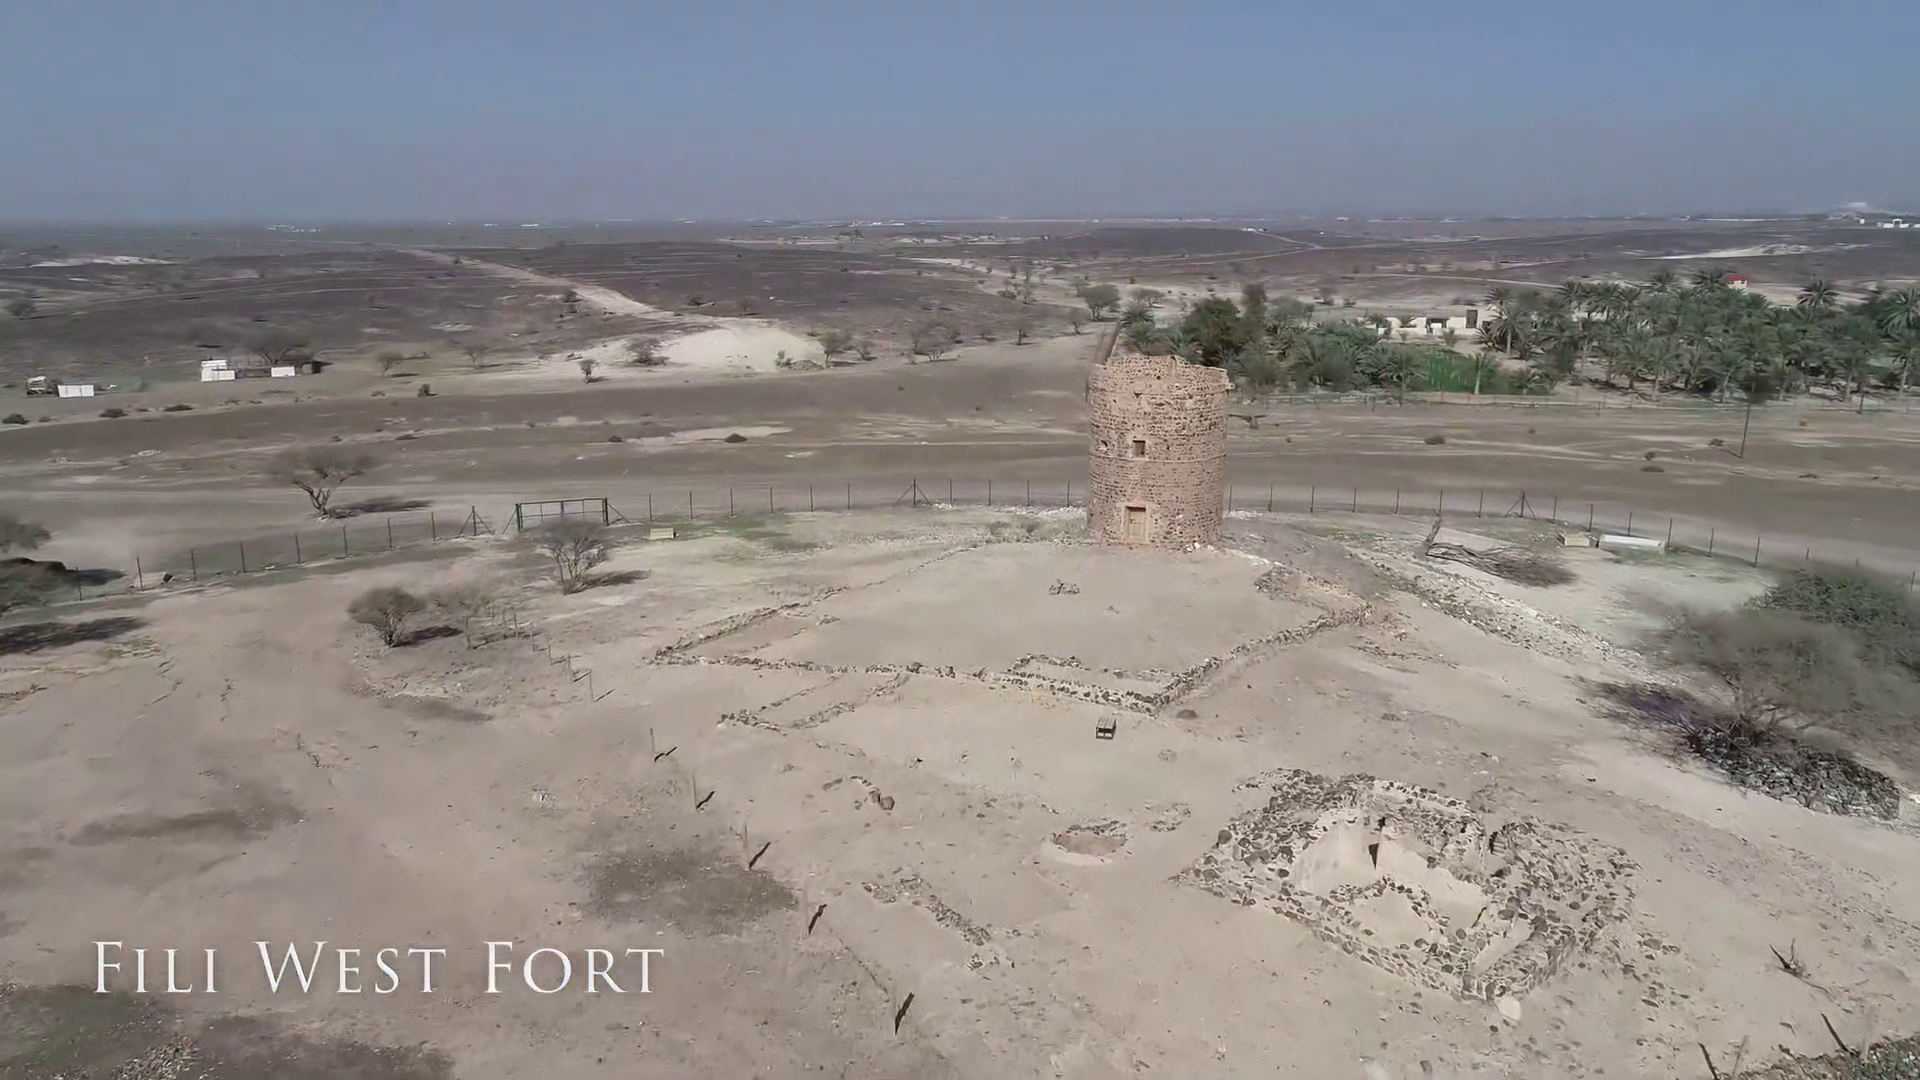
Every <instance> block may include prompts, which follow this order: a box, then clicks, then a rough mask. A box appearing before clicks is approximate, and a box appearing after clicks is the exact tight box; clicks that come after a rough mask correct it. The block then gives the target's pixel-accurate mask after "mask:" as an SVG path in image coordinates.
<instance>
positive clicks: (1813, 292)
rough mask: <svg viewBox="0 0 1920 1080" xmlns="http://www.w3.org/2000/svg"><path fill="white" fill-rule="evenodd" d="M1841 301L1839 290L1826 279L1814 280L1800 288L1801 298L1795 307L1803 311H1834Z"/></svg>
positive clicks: (1795, 303) (1795, 302) (1796, 301)
mask: <svg viewBox="0 0 1920 1080" xmlns="http://www.w3.org/2000/svg"><path fill="white" fill-rule="evenodd" d="M1839 300H1840V292H1839V290H1837V289H1835V288H1834V287H1833V282H1831V281H1828V280H1827V279H1826V278H1818V277H1817V278H1814V279H1813V280H1812V281H1809V282H1807V283H1806V284H1805V285H1803V286H1801V288H1800V298H1799V299H1798V300H1795V301H1794V306H1795V307H1798V308H1800V309H1801V310H1802V311H1832V310H1833V308H1834V305H1835V304H1837V303H1838V302H1839Z"/></svg>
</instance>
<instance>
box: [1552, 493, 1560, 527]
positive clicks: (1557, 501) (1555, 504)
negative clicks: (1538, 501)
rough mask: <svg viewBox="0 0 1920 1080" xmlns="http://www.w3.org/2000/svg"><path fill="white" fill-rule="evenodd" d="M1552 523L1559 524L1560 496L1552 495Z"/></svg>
mask: <svg viewBox="0 0 1920 1080" xmlns="http://www.w3.org/2000/svg"><path fill="white" fill-rule="evenodd" d="M1553 523H1554V524H1555V525H1558V524H1560V496H1558V495H1555V496H1554V497H1553Z"/></svg>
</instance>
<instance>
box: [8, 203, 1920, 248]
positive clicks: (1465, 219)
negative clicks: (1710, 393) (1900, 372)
mask: <svg viewBox="0 0 1920 1080" xmlns="http://www.w3.org/2000/svg"><path fill="white" fill-rule="evenodd" d="M1849 212H1851V213H1856V214H1860V215H1862V216H1867V217H1902V216H1909V215H1911V214H1913V213H1915V212H1914V211H1903V210H1899V209H1877V208H1876V209H1871V210H1849V209H1847V208H1834V209H1822V210H1781V209H1770V210H1758V209H1739V210H1699V211H1693V212H1685V213H1593V214H1510V213H1498V212H1477V213H1475V212H1453V213H1447V212H1405V213H1383V212H1378V211H1375V212H1361V211H1351V212H1346V213H1246V214H1235V213H1218V212H1213V213H1209V212H1190V213H1102V214H1081V215H1065V214H1038V215H1028V214H993V215H988V214H980V215H966V214H962V215H951V214H925V215H898V214H896V215H882V214H874V215H827V216H821V217H771V216H726V217H561V216H553V217H542V216H540V215H525V216H519V217H515V216H504V215H503V216H499V217H493V218H480V217H471V218H405V217H393V218H373V217H368V218H354V217H337V218H299V217H286V218H274V217H233V218H111V217H102V218H73V219H65V220H61V219H51V218H49V219H33V218H0V229H8V228H16V229H62V228H101V227H105V228H128V229H143V228H144V229H156V230H165V231H176V230H180V229H196V228H247V229H268V230H272V229H290V228H313V229H328V228H421V227H426V228H486V229H503V230H511V229H578V228H587V227H595V226H607V225H615V226H701V225H709V226H711V225H736V226H753V227H761V228H792V227H833V226H840V227H852V228H858V227H862V226H866V227H888V226H913V225H992V224H1007V225H1044V224H1053V223H1059V224H1063V225H1102V224H1113V225H1181V224H1195V225H1203V224H1266V223H1286V222H1299V223H1302V224H1316V223H1327V222H1335V221H1341V222H1346V223H1348V224H1356V225H1358V224H1368V223H1376V224H1385V223H1394V222H1404V223H1409V224H1417V223H1430V224H1461V225H1466V224H1474V223H1478V222H1554V221H1648V222H1662V221H1666V222H1683V221H1689V222H1726V223H1729V224H1737V223H1740V222H1758V221H1807V220H1824V219H1827V218H1830V217H1833V216H1837V215H1840V214H1844V213H1849ZM4 240H5V237H4V236H0V241H4Z"/></svg>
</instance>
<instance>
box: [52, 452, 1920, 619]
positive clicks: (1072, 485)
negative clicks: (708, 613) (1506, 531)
mask: <svg viewBox="0 0 1920 1080" xmlns="http://www.w3.org/2000/svg"><path fill="white" fill-rule="evenodd" d="M1086 495H1087V490H1086V485H1085V482H1084V481H1075V480H1071V479H1067V480H1053V479H1047V480H1027V479H1017V480H1015V479H1009V480H999V479H965V478H960V477H947V476H942V477H937V478H933V477H918V478H915V477H908V478H905V479H876V478H866V479H862V480H839V481H817V480H816V481H808V480H788V481H780V482H773V483H766V484H734V485H712V486H705V487H697V486H696V487H687V488H678V489H671V490H658V491H651V492H627V493H619V494H610V495H607V496H605V497H604V498H601V497H596V498H590V499H586V500H584V502H583V505H584V504H592V505H593V506H594V507H595V511H594V513H593V514H592V515H591V516H594V517H598V516H599V515H600V512H601V511H600V509H599V508H600V507H604V513H605V516H606V520H608V521H609V522H610V523H611V524H612V525H613V526H614V527H615V528H619V527H622V526H645V525H669V524H677V523H683V522H709V521H716V520H724V519H727V518H737V517H744V516H757V515H767V514H791V513H823V512H830V511H843V512H844V511H853V510H885V509H893V508H898V509H924V508H939V507H981V508H993V509H1000V508H1004V509H1006V510H1008V511H1018V510H1021V509H1027V508H1036V509H1039V508H1059V507H1070V506H1085V505H1086ZM570 502H582V500H570ZM1224 502H1225V508H1226V510H1228V511H1229V512H1235V511H1239V512H1250V511H1258V512H1275V513H1280V512H1284V513H1305V514H1310V515H1319V514H1353V515H1367V514H1383V515H1411V516H1422V517H1431V516H1434V515H1440V516H1442V517H1444V518H1446V519H1448V520H1459V519H1474V518H1501V517H1510V518H1525V519H1530V520H1536V521H1541V522H1546V523H1550V524H1554V525H1557V526H1559V527H1561V528H1565V529H1573V530H1579V531H1583V532H1589V533H1598V534H1620V535H1623V536H1633V537H1641V538H1649V539H1654V540H1659V541H1661V542H1662V543H1663V544H1664V545H1666V546H1667V547H1668V548H1669V549H1670V550H1675V551H1683V552H1697V553H1699V554H1701V555H1705V556H1711V557H1713V558H1716V559H1730V560H1737V561H1739V562H1742V563H1746V564H1748V565H1751V566H1754V567H1769V568H1773V569H1796V568H1800V567H1804V566H1809V565H1822V566H1838V567H1842V568H1848V567H1851V568H1857V569H1860V570H1863V571H1872V572H1874V573H1877V574H1879V575H1880V576H1883V577H1888V578H1898V579H1899V580H1901V581H1903V582H1905V583H1906V584H1907V585H1908V587H1909V589H1912V588H1914V587H1915V585H1916V584H1920V574H1916V567H1915V566H1913V565H1909V564H1905V563H1902V562H1899V561H1897V560H1893V559H1889V558H1887V557H1885V556H1884V555H1883V554H1881V553H1879V552H1877V551H1869V553H1868V554H1867V556H1866V557H1860V556H1856V555H1853V554H1845V553H1843V552H1842V551H1841V550H1839V548H1838V547H1837V546H1836V547H1834V548H1832V549H1829V550H1824V551H1823V550H1822V549H1820V548H1818V547H1814V546H1811V545H1809V544H1807V543H1806V542H1804V541H1801V540H1796V539H1793V538H1790V537H1789V536H1788V535H1786V534H1784V533H1783V534H1781V535H1777V536H1774V537H1772V538H1769V537H1768V536H1766V535H1765V534H1764V533H1762V532H1760V531H1758V530H1751V529H1740V528H1728V527H1723V526H1721V525H1717V524H1705V523H1701V522H1698V521H1693V520H1690V519H1688V518H1686V517H1684V516H1682V515H1677V514H1668V513H1657V512H1651V511H1646V510H1644V509H1640V508H1635V507H1632V506H1628V505H1626V504H1623V503H1617V502H1609V501H1604V500H1590V499H1581V498H1578V497H1576V496H1569V495H1560V494H1556V493H1551V492H1532V491H1526V492H1523V491H1516V490H1511V489H1495V488H1473V489H1464V490H1444V491H1442V490H1421V489H1412V488H1407V489H1386V488H1363V487H1341V488H1326V487H1317V486H1308V485H1289V484H1279V483H1265V482H1258V481H1250V480H1249V478H1246V477H1236V478H1235V479H1234V480H1233V481H1232V482H1231V483H1230V484H1229V485H1228V487H1227V490H1226V493H1225V499H1224ZM523 505H525V504H523ZM553 505H556V506H558V505H560V503H559V501H558V500H555V501H554V503H553ZM513 520H514V506H513V505H511V504H509V505H506V506H502V507H500V508H499V509H498V510H497V511H495V512H492V513H483V512H482V510H481V509H480V508H479V507H468V508H466V509H463V510H457V511H452V510H419V511H409V512H401V513H390V514H385V515H380V516H377V517H376V516H373V515H364V516H359V517H353V518H348V519H345V520H342V521H339V522H331V523H327V524H324V525H316V526H314V527H312V528H308V529H301V530H295V531H287V532H262V533H257V534H253V535H250V536H247V537H245V538H236V539H233V540H229V541H221V542H218V543H206V544H197V545H194V546H192V547H189V548H184V549H180V550H177V551H172V552H166V553H160V552H145V553H141V554H140V555H138V556H137V557H136V558H135V559H134V560H133V565H132V566H130V567H126V568H125V573H124V576H123V575H122V574H121V573H120V572H118V571H115V570H104V571H83V572H80V573H78V574H76V575H75V577H76V579H77V581H78V583H77V584H76V586H75V593H74V597H73V598H74V599H93V598H96V597H99V596H102V595H110V594H114V593H124V592H126V591H127V590H129V589H143V588H147V587H150V586H153V585H156V584H169V583H182V582H194V581H207V580H210V579H214V578H219V577H223V576H228V575H236V574H255V573H260V572H263V571H273V570H282V569H288V568H292V567H299V566H305V565H311V564H314V563H319V562H328V561H334V560H339V559H348V558H354V557H359V556H370V555H377V554H382V553H386V552H393V551H399V550H402V549H406V548H413V547H419V546H421V545H429V544H437V543H441V542H444V541H448V540H454V539H460V538H474V537H489V536H495V535H502V536H504V535H511V534H513V533H514V532H515V530H514V529H513V527H512V525H513ZM556 520H558V518H556ZM529 527H530V528H531V527H534V526H533V525H531V524H530V525H529Z"/></svg>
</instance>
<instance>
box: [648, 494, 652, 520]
mask: <svg viewBox="0 0 1920 1080" xmlns="http://www.w3.org/2000/svg"><path fill="white" fill-rule="evenodd" d="M647 524H649V525H651V524H653V492H651V491H649V492H647Z"/></svg>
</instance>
